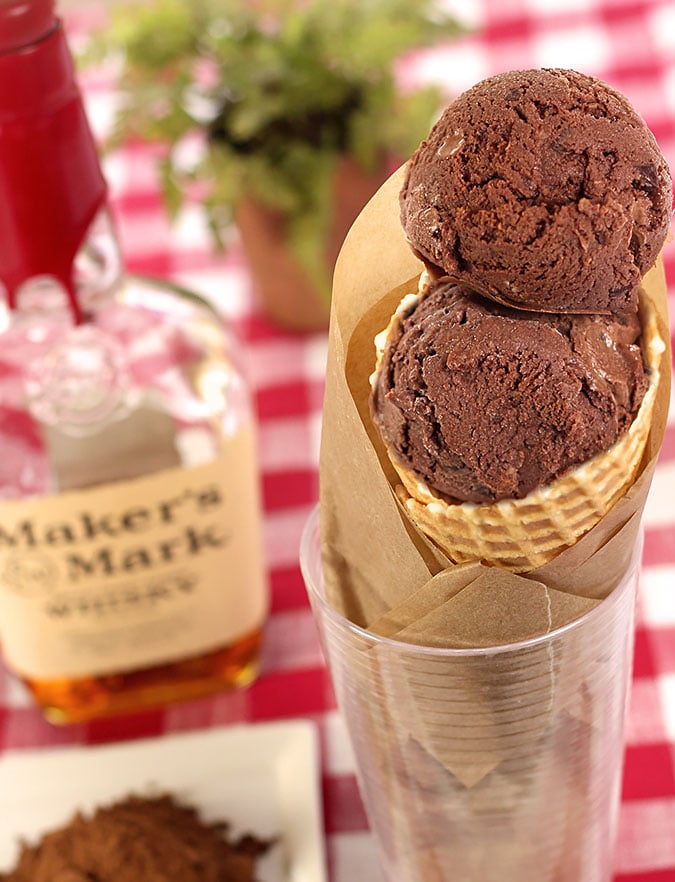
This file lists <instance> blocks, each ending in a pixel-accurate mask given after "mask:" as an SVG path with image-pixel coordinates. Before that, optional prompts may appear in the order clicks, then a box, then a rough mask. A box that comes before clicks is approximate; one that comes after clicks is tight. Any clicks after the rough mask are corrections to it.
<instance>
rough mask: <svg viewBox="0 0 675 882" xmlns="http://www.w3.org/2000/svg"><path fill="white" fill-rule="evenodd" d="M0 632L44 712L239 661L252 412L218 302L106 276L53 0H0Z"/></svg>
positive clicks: (249, 604)
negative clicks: (216, 307) (212, 306)
mask: <svg viewBox="0 0 675 882" xmlns="http://www.w3.org/2000/svg"><path fill="white" fill-rule="evenodd" d="M0 84H1V85H0V294H1V295H3V301H4V302H3V305H2V307H1V308H0V310H1V311H0V643H1V644H2V651H3V655H4V658H5V662H6V664H7V666H8V667H9V668H10V669H11V670H13V671H14V672H15V673H16V674H17V675H18V676H19V677H20V678H21V679H22V680H23V681H24V682H25V683H26V685H27V686H28V688H29V689H30V691H31V692H32V693H33V695H34V696H35V698H36V699H37V701H38V702H39V704H40V705H41V706H42V708H43V709H44V712H45V714H46V715H47V716H48V718H49V719H51V720H54V721H57V722H68V721H77V720H83V719H87V718H91V717H94V716H98V715H103V714H108V713H116V712H122V711H129V710H134V709H138V708H140V707H143V706H147V705H152V704H158V703H163V702H165V701H171V700H175V699H179V698H187V697H193V696H197V695H201V694H204V693H206V692H210V691H213V690H215V689H218V688H223V687H227V686H235V685H240V684H245V683H247V682H249V681H250V680H251V679H253V677H254V676H255V674H256V672H257V665H258V655H259V648H260V642H261V630H262V627H263V621H264V619H265V615H266V612H267V590H266V584H265V577H264V571H263V560H262V554H261V548H260V529H259V526H260V525H259V520H260V503H259V495H258V480H257V471H256V462H255V444H254V432H253V419H252V413H251V406H250V401H249V397H248V393H247V389H246V386H245V384H244V382H243V380H242V376H241V373H240V371H239V368H238V365H237V363H236V358H235V357H234V356H233V344H232V341H231V340H230V339H229V338H228V336H227V335H226V333H225V331H224V329H223V327H222V324H221V322H220V321H219V320H218V318H217V317H216V316H215V315H214V314H213V313H212V312H211V311H210V310H209V308H208V307H207V306H206V305H205V304H203V303H200V302H199V301H198V299H197V298H193V297H190V296H187V295H186V293H185V292H179V291H177V290H175V289H173V288H170V287H168V286H165V285H162V284H159V283H150V282H141V281H138V280H132V279H129V278H124V277H123V275H122V273H121V261H120V258H119V252H118V248H117V243H116V239H115V235H114V231H113V228H112V225H111V223H110V218H109V216H108V213H107V211H106V187H105V183H104V180H103V178H102V175H101V171H100V166H99V161H98V156H97V152H96V148H95V145H94V142H93V139H92V136H91V133H90V130H89V127H88V124H87V121H86V118H85V114H84V110H83V105H82V100H81V96H80V94H79V92H78V89H77V86H76V83H75V78H74V73H73V66H72V62H71V58H70V54H69V51H68V47H67V44H66V40H65V37H64V33H63V29H62V26H61V24H60V22H59V21H58V20H57V18H56V17H55V13H54V8H53V0H1V2H0Z"/></svg>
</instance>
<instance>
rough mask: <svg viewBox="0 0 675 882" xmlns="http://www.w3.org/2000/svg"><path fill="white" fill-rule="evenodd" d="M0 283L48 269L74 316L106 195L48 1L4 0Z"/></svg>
mask: <svg viewBox="0 0 675 882" xmlns="http://www.w3.org/2000/svg"><path fill="white" fill-rule="evenodd" d="M0 193H1V194H2V198H0V282H2V284H3V285H4V286H5V288H6V289H7V293H8V298H9V304H10V306H11V307H13V306H14V305H15V302H16V293H17V289H18V288H19V286H20V285H21V284H22V283H23V282H25V281H26V280H27V279H30V278H33V277H35V276H45V275H46V276H52V277H54V278H56V279H57V280H58V281H59V282H60V283H61V284H62V285H63V286H64V287H65V289H66V290H67V291H68V293H69V296H70V298H71V303H72V305H73V312H74V314H75V317H76V319H79V309H78V306H77V298H76V292H75V284H74V279H73V264H74V260H75V256H76V254H77V252H78V250H79V248H80V246H81V245H82V243H83V241H84V239H85V237H86V234H87V231H88V229H89V226H90V225H91V223H92V221H93V219H94V217H95V216H96V214H97V213H98V211H99V210H100V208H101V207H102V206H103V204H104V202H105V199H106V185H105V181H104V179H103V175H102V174H101V168H100V163H99V158H98V151H97V149H96V145H95V143H94V140H93V137H92V134H91V130H90V128H89V124H88V122H87V118H86V116H85V112H84V107H83V103H82V98H81V95H80V93H79V90H78V87H77V83H76V81H75V73H74V69H73V63H72V59H71V56H70V51H69V49H68V45H67V43H66V39H65V35H64V33H63V28H62V25H61V22H60V21H59V20H58V19H57V18H56V16H55V12H54V3H53V0H0Z"/></svg>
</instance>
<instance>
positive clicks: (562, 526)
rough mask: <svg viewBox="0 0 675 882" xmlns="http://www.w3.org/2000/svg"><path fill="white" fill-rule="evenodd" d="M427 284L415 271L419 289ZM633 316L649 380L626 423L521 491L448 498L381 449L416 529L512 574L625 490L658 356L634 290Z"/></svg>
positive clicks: (649, 318) (554, 551)
mask: <svg viewBox="0 0 675 882" xmlns="http://www.w3.org/2000/svg"><path fill="white" fill-rule="evenodd" d="M427 284H428V280H427V279H425V275H424V274H423V276H422V278H421V280H420V291H421V292H424V289H425V287H426V285H427ZM419 296H420V295H419V294H410V295H407V296H406V297H404V298H403V300H402V301H401V304H400V305H399V308H398V309H397V310H396V313H395V314H394V316H393V317H392V320H391V322H390V324H389V327H388V328H387V330H386V331H385V332H383V333H382V334H378V336H377V337H376V340H375V344H376V349H377V368H376V370H377V369H379V366H380V364H381V360H382V355H383V353H384V348H385V345H386V341H387V338H388V337H389V334H390V332H391V331H392V330H393V328H394V327H395V326H396V324H397V322H398V321H399V317H400V315H401V314H402V313H403V312H406V311H407V310H409V309H410V307H411V305H412V303H413V302H414V299H415V298H417V297H419ZM640 318H641V322H642V331H643V343H642V345H643V352H644V357H645V362H646V365H647V369H648V374H649V386H648V388H647V391H646V393H645V396H644V398H643V400H642V403H641V405H640V408H639V410H638V413H637V415H636V417H635V419H634V420H633V422H632V423H631V425H630V427H629V429H628V430H627V432H625V433H624V434H623V435H622V436H621V437H620V438H619V439H618V440H617V441H616V442H615V443H614V444H613V445H612V446H611V447H610V448H609V449H608V450H606V451H604V452H603V453H600V454H598V455H597V456H594V457H593V458H592V459H590V460H588V461H587V462H585V463H583V464H582V465H580V466H578V467H576V468H574V469H572V470H571V471H569V472H567V473H565V474H564V475H562V476H561V477H559V478H557V479H556V480H555V481H553V482H552V483H550V484H548V485H546V486H544V487H540V488H538V489H537V490H534V491H533V492H532V493H530V494H528V495H527V496H526V497H525V498H523V499H513V500H510V499H507V500H501V501H500V502H496V503H482V504H476V503H470V502H464V503H456V504H453V503H449V502H447V501H446V500H444V499H441V498H439V497H438V496H436V495H435V494H434V493H433V492H432V490H431V489H430V488H429V487H428V486H427V485H426V484H425V483H424V482H422V481H421V480H420V479H419V478H418V477H417V476H416V475H414V474H413V473H412V472H410V471H409V470H407V469H406V468H405V467H403V466H401V464H400V463H399V462H397V460H396V458H395V456H394V455H392V453H391V451H389V450H388V451H387V452H388V453H389V458H390V460H391V462H392V465H393V466H394V468H395V469H396V472H397V474H398V475H399V477H400V479H401V481H402V484H401V485H398V486H397V487H396V495H397V497H398V499H399V502H400V503H401V505H402V506H403V508H404V509H405V511H406V512H407V514H408V516H409V517H410V519H411V521H412V522H413V523H414V524H415V525H416V526H417V528H418V529H419V530H421V531H422V533H424V534H425V535H426V536H427V537H428V538H429V539H430V540H431V541H432V542H434V543H435V544H436V545H437V546H438V547H439V548H440V549H441V550H442V551H443V552H444V553H445V554H446V555H447V556H448V557H449V558H450V560H451V561H453V562H454V563H466V562H470V561H471V562H475V561H482V562H484V563H486V564H490V565H493V566H500V567H502V568H504V569H507V570H509V571H511V572H513V573H523V572H527V571H529V570H533V569H535V568H537V567H540V566H542V565H544V564H546V563H548V562H549V561H550V560H552V559H553V558H554V557H556V556H557V555H558V554H559V553H560V552H561V551H563V550H564V549H565V548H568V547H569V546H571V545H573V544H574V543H575V542H576V541H577V540H578V539H580V538H581V536H583V535H584V534H585V533H587V532H588V531H589V530H590V529H591V528H592V527H594V526H595V525H596V524H597V523H598V521H599V520H600V519H601V518H603V517H604V515H605V514H606V513H607V512H608V511H609V510H610V509H611V507H612V506H613V505H614V504H615V503H616V502H617V501H618V500H619V499H620V498H621V497H622V496H623V495H624V494H625V493H626V492H627V490H628V489H629V488H630V486H631V485H632V484H633V482H634V480H635V478H636V475H637V473H638V470H639V466H640V463H641V460H642V457H643V454H644V451H645V447H646V444H647V438H648V435H649V431H650V427H651V420H652V413H653V410H654V402H655V400H656V391H657V387H658V382H659V360H660V355H661V353H662V352H663V350H664V348H665V343H664V341H663V340H662V338H661V336H660V334H659V330H658V323H657V318H656V315H655V312H654V309H653V307H652V305H651V303H650V301H649V299H648V297H647V296H646V295H645V294H644V293H643V292H642V291H641V292H640Z"/></svg>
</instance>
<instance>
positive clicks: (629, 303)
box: [400, 70, 672, 312]
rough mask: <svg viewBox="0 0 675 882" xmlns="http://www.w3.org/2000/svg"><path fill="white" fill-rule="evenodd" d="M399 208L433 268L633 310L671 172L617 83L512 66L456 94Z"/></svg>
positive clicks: (550, 307) (488, 286) (653, 249)
mask: <svg viewBox="0 0 675 882" xmlns="http://www.w3.org/2000/svg"><path fill="white" fill-rule="evenodd" d="M400 205H401V219H402V223H403V227H404V229H405V232H406V235H407V237H408V240H409V242H410V244H411V246H412V247H413V248H414V250H415V251H416V252H417V253H418V254H419V256H420V257H421V258H422V259H423V260H424V261H425V263H426V264H427V265H428V266H429V267H430V269H431V271H432V272H434V273H435V274H436V275H437V276H440V275H447V276H448V277H450V278H451V279H452V280H454V281H457V282H461V283H462V284H465V285H466V286H467V287H469V288H471V289H473V290H475V291H479V292H480V293H482V294H484V295H486V296H489V297H492V298H494V299H496V300H498V301H501V302H503V303H507V304H511V305H513V306H516V307H520V308H525V309H535V310H544V311H556V312H557V311H568V312H604V311H614V312H616V311H626V310H628V311H635V310H636V309H637V291H638V287H639V284H640V280H641V277H642V276H643V275H644V273H645V272H646V271H647V270H648V269H649V268H650V267H651V266H652V265H653V264H654V262H655V261H656V258H657V256H658V253H659V251H660V249H661V247H662V245H663V243H664V240H665V237H666V234H667V232H668V228H669V224H670V219H671V210H672V182H671V177H670V173H669V171H668V167H667V165H666V162H665V160H664V158H663V156H662V154H661V152H660V150H659V148H658V145H657V143H656V141H655V139H654V137H653V135H652V134H651V132H650V131H649V130H648V128H647V127H646V125H645V124H644V122H643V120H642V119H641V118H640V116H639V115H638V114H637V113H636V112H635V110H634V109H633V108H632V107H631V105H630V103H629V102H628V100H627V99H626V98H625V97H624V96H622V95H621V94H620V93H618V92H616V91H615V90H614V89H612V88H611V87H609V86H608V85H606V84H605V83H603V82H601V81H600V80H598V79H595V78H593V77H590V76H585V75H583V74H580V73H577V72H576V71H571V70H527V71H513V72H510V73H505V74H500V75H498V76H495V77H491V78H490V79H487V80H484V81H482V82H481V83H478V84H477V85H476V86H474V87H473V88H471V89H469V90H468V91H467V92H465V93H463V94H462V95H460V96H459V97H458V98H457V99H456V100H455V101H454V102H453V103H452V104H450V106H449V107H448V108H447V109H446V111H445V112H444V113H443V115H442V116H441V118H440V119H439V121H438V122H437V124H436V125H435V126H434V128H433V129H432V131H431V133H430V134H429V136H428V138H427V139H426V140H425V141H423V142H422V144H421V145H420V147H419V148H418V150H417V151H416V153H415V154H414V155H413V157H412V158H411V160H410V162H409V163H408V166H407V172H406V179H405V183H404V186H403V189H402V192H401V200H400Z"/></svg>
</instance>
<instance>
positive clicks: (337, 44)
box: [85, 0, 460, 291]
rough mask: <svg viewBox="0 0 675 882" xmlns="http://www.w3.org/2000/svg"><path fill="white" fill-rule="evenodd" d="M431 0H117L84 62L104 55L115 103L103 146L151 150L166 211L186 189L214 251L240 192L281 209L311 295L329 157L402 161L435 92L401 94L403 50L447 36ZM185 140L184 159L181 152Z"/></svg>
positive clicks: (320, 270)
mask: <svg viewBox="0 0 675 882" xmlns="http://www.w3.org/2000/svg"><path fill="white" fill-rule="evenodd" d="M459 32H460V27H459V25H458V24H457V22H456V21H455V19H454V18H452V17H451V16H450V15H449V14H448V13H447V12H443V11H442V9H441V7H440V4H439V3H437V2H435V0H415V2H411V0H258V2H254V0H146V2H143V3H138V2H134V3H126V4H125V3H119V2H118V3H116V4H114V5H113V6H112V9H111V16H110V21H109V23H108V25H107V26H106V27H105V28H104V29H103V30H102V31H101V32H100V33H98V34H97V35H96V36H95V38H94V40H93V42H92V44H91V45H90V46H89V47H88V49H87V51H86V55H85V61H87V62H91V61H92V60H101V59H102V58H104V57H109V56H115V57H117V58H118V60H119V62H120V74H119V89H120V95H121V104H120V107H119V110H118V112H117V114H116V119H115V124H114V129H113V133H112V136H111V139H110V145H109V146H111V147H116V146H119V145H120V144H122V143H123V142H125V141H126V140H128V139H130V138H142V139H150V140H153V141H160V142H161V143H162V144H163V145H164V146H165V152H164V154H163V156H162V158H161V160H160V169H159V171H160V180H161V184H162V188H163V192H164V196H165V201H166V204H167V207H168V209H169V211H170V212H171V214H172V215H173V214H175V213H176V212H177V211H178V210H179V209H180V207H181V204H182V200H183V198H184V194H185V192H186V188H187V187H188V186H189V184H190V183H194V182H198V183H199V184H200V185H201V187H202V189H203V192H204V196H203V201H204V208H205V210H206V212H207V220H208V223H209V226H210V228H211V230H212V231H213V234H214V236H215V237H216V239H217V241H218V242H220V243H221V244H222V231H223V229H224V225H226V224H227V223H229V222H230V221H231V220H232V218H233V215H234V211H235V209H236V206H237V203H238V201H239V200H240V199H241V197H242V196H243V195H248V196H252V197H253V198H255V199H256V200H258V201H259V202H260V203H262V204H264V205H266V206H268V207H269V208H271V209H273V210H276V211H278V212H280V213H281V215H282V216H283V218H284V221H285V229H286V234H287V238H288V242H289V244H290V246H291V247H292V249H293V251H294V252H295V254H296V256H297V257H298V259H299V260H300V261H301V262H302V264H303V266H304V267H305V269H306V270H307V271H308V272H309V273H310V275H311V277H312V278H313V280H314V281H315V283H316V285H317V288H318V289H319V290H323V291H325V290H326V289H327V271H326V268H325V266H324V263H323V257H322V254H323V243H324V239H325V233H326V229H327V226H328V224H329V222H330V209H331V191H332V188H331V184H332V178H333V174H334V169H335V165H336V162H337V161H338V159H339V158H340V157H341V156H343V155H349V156H351V157H353V158H354V159H355V160H356V161H357V162H358V163H359V164H360V166H361V167H362V168H363V169H364V171H374V170H375V169H377V167H378V165H380V164H381V163H382V162H383V159H384V158H385V157H394V158H404V157H406V156H408V155H409V154H410V153H411V152H412V151H413V150H414V149H415V147H416V146H417V145H418V143H419V142H420V140H421V139H422V138H423V137H424V135H425V134H426V133H427V131H428V129H429V126H430V124H431V122H432V121H433V118H434V116H435V114H436V113H437V112H438V109H439V107H440V104H441V101H442V96H441V95H440V94H439V92H438V90H437V89H435V88H431V87H429V88H423V89H418V90H415V91H414V92H412V93H409V94H405V93H403V91H402V90H401V89H400V88H399V87H398V85H397V82H396V77H395V66H396V63H397V61H398V60H399V59H400V58H401V57H402V56H403V55H404V54H405V53H407V52H409V51H411V50H413V49H415V48H420V47H425V46H431V45H433V44H436V43H438V42H440V41H443V40H447V39H449V38H452V37H455V36H456V35H457V34H458V33H459ZM195 135H198V136H201V138H202V148H203V149H200V150H197V151H196V152H195V155H196V158H195V159H194V160H193V161H188V162H186V161H185V159H184V153H185V151H183V150H182V149H181V147H182V145H183V144H184V142H185V140H186V139H189V138H192V137H193V136H195Z"/></svg>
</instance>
